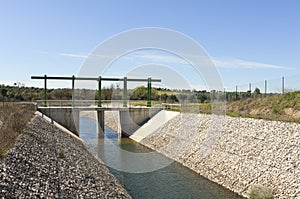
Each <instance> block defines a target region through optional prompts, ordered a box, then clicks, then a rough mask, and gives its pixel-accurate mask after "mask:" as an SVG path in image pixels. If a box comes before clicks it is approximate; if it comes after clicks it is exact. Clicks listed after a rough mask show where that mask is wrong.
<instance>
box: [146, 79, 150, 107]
mask: <svg viewBox="0 0 300 199" xmlns="http://www.w3.org/2000/svg"><path fill="white" fill-rule="evenodd" d="M147 90H148V92H147V107H151V78H148V89H147Z"/></svg>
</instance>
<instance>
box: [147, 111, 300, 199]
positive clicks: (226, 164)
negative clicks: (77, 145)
mask: <svg viewBox="0 0 300 199" xmlns="http://www.w3.org/2000/svg"><path fill="white" fill-rule="evenodd" d="M223 117H224V116H223ZM224 119H226V120H225V123H224V125H223V128H222V129H220V130H221V134H220V135H217V139H216V143H215V145H214V147H213V148H212V150H211V151H210V153H209V154H208V155H207V156H203V153H202V152H203V146H204V145H203V144H204V140H206V138H207V136H209V135H208V134H209V128H210V127H211V124H212V118H211V116H210V115H202V114H180V115H178V116H176V117H175V118H174V119H172V120H170V121H169V122H168V123H166V124H165V125H164V126H163V127H162V128H160V129H159V130H158V131H156V132H155V133H154V134H152V135H151V136H148V137H146V138H145V139H143V140H142V141H141V143H142V144H144V145H146V146H148V147H150V148H152V149H154V150H157V151H159V152H161V153H163V154H164V155H166V156H168V157H170V158H173V159H175V160H176V161H178V162H180V163H181V164H183V165H184V166H186V167H188V168H190V169H192V170H194V171H195V172H197V173H199V174H200V175H203V176H204V177H206V178H208V179H209V180H211V181H214V182H216V183H219V184H221V185H223V186H224V187H227V188H228V189H230V190H232V191H234V192H237V193H239V194H241V195H243V196H245V197H247V196H248V192H249V188H250V186H251V185H253V184H259V185H263V186H266V187H270V188H272V189H273V190H274V194H275V198H300V125H299V124H295V123H286V122H279V121H266V120H260V119H250V118H232V117H225V118H224Z"/></svg>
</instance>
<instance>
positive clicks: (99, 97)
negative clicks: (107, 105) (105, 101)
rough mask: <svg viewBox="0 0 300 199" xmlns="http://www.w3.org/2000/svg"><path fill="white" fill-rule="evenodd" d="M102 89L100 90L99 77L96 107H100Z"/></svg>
mask: <svg viewBox="0 0 300 199" xmlns="http://www.w3.org/2000/svg"><path fill="white" fill-rule="evenodd" d="M101 92H102V89H101V76H99V79H98V107H102V101H101V100H102V99H101V98H102V93H101Z"/></svg>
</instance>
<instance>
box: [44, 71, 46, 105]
mask: <svg viewBox="0 0 300 199" xmlns="http://www.w3.org/2000/svg"><path fill="white" fill-rule="evenodd" d="M44 107H47V75H45V76H44Z"/></svg>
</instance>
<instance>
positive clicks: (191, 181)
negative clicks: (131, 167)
mask: <svg viewBox="0 0 300 199" xmlns="http://www.w3.org/2000/svg"><path fill="white" fill-rule="evenodd" d="M80 137H81V138H82V139H83V140H84V141H85V142H86V143H87V144H88V145H89V146H90V147H92V148H93V149H94V150H95V151H96V152H97V154H98V156H99V157H100V158H101V159H103V158H104V157H103V151H104V150H107V148H105V149H104V147H105V144H106V143H107V142H108V141H115V142H114V143H116V145H119V147H121V148H122V149H124V150H127V151H131V152H135V153H141V152H149V151H151V150H150V149H148V148H147V147H144V146H142V145H141V144H139V143H137V142H135V141H133V140H131V139H129V138H121V139H119V140H118V134H117V133H116V132H114V131H112V130H111V129H109V128H107V127H105V136H104V139H103V138H98V137H97V133H96V123H95V121H94V120H90V119H86V118H81V119H80ZM109 169H110V171H111V172H112V174H113V175H115V176H116V177H117V178H118V180H119V181H120V182H121V184H122V185H124V187H125V189H126V190H127V191H128V192H129V194H130V195H131V196H132V197H133V198H201V199H212V198H213V199H218V198H220V199H221V198H222V199H223V198H234V199H242V198H243V197H241V196H239V195H237V194H235V193H233V192H231V191H230V190H228V189H226V188H224V187H222V186H220V185H218V184H216V183H213V182H211V181H209V180H208V179H206V178H204V177H202V176H200V175H198V174H197V173H195V172H193V171H192V170H190V169H188V168H186V167H184V166H182V165H180V164H179V163H177V162H173V163H172V164H170V165H169V166H167V167H165V168H162V169H159V170H156V171H153V172H147V173H128V172H123V171H118V170H115V169H113V168H109Z"/></svg>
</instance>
